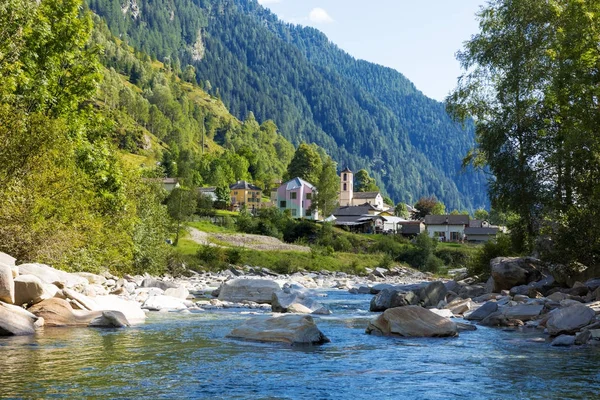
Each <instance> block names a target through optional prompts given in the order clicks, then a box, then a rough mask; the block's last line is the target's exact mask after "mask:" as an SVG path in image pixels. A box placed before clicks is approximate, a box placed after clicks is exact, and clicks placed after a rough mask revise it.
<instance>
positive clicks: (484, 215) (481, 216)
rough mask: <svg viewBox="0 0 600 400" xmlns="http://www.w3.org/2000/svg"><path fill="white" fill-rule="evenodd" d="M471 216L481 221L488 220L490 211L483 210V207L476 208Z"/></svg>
mask: <svg viewBox="0 0 600 400" xmlns="http://www.w3.org/2000/svg"><path fill="white" fill-rule="evenodd" d="M473 217H474V218H475V219H478V220H481V221H489V220H490V213H489V212H487V210H484V209H483V208H478V209H477V210H475V213H474V214H473Z"/></svg>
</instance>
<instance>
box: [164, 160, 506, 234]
mask: <svg viewBox="0 0 600 400" xmlns="http://www.w3.org/2000/svg"><path fill="white" fill-rule="evenodd" d="M339 180H340V189H339V192H338V201H337V205H338V207H337V208H336V209H335V210H334V211H333V212H332V213H331V214H330V215H326V216H325V215H319V212H318V210H317V208H316V207H314V206H313V199H314V198H315V196H316V195H317V193H318V192H317V188H316V186H315V185H313V184H312V183H310V182H307V181H306V180H304V179H302V178H300V177H295V178H293V179H290V180H288V181H287V182H278V183H279V186H276V187H274V188H273V189H272V190H271V192H270V197H268V198H265V197H264V196H263V189H262V188H260V187H258V186H256V185H253V184H252V183H250V182H247V181H244V180H242V181H237V182H235V183H232V184H230V185H229V204H228V205H227V209H228V210H230V211H234V212H238V211H240V210H242V209H243V210H247V211H249V212H250V213H251V214H255V213H256V211H257V210H259V209H263V208H277V209H278V210H280V211H281V212H284V213H287V214H288V215H289V216H290V217H292V218H294V219H304V220H310V221H315V222H318V223H322V222H328V223H331V224H332V225H334V226H336V227H338V228H341V229H344V230H346V231H349V232H352V233H365V234H387V235H390V234H393V235H402V236H404V237H406V238H414V237H416V236H417V235H419V234H421V233H424V232H427V234H428V235H429V237H431V238H435V239H437V240H439V241H440V242H454V243H485V242H488V241H490V240H492V239H494V238H495V237H496V235H497V234H498V233H499V232H506V228H505V227H502V226H497V225H491V224H490V222H489V221H487V220H483V219H474V218H471V217H470V216H469V215H465V214H441V215H433V214H430V215H426V216H425V217H424V218H418V217H417V216H416V215H415V214H416V209H415V208H414V207H413V206H411V205H410V204H405V205H404V206H405V208H406V211H407V213H406V215H405V216H399V215H398V213H397V212H396V207H394V206H391V205H389V204H386V203H385V202H384V197H383V195H382V194H381V192H380V191H374V192H356V191H354V173H353V172H352V171H351V170H350V169H349V168H345V169H344V170H343V171H342V172H341V174H340V176H339ZM162 183H163V187H164V188H165V189H166V190H167V191H169V192H170V191H172V190H173V189H175V188H176V187H179V183H178V181H177V179H176V178H165V179H163V180H162ZM197 191H198V194H199V195H202V196H205V197H206V198H209V199H211V200H212V201H213V202H217V201H218V196H217V188H216V187H200V188H197ZM406 216H408V218H406Z"/></svg>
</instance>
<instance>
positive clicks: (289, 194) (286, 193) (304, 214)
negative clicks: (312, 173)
mask: <svg viewBox="0 0 600 400" xmlns="http://www.w3.org/2000/svg"><path fill="white" fill-rule="evenodd" d="M316 193H317V188H316V187H315V186H314V185H312V184H310V183H308V182H306V181H305V180H303V179H300V178H294V179H292V180H290V181H288V182H285V183H284V184H282V185H281V186H279V188H278V189H277V203H276V205H277V207H278V208H279V209H280V210H281V211H285V210H290V213H291V215H292V218H307V219H314V220H316V219H318V218H319V215H318V212H317V210H315V211H314V212H312V213H311V212H310V206H311V205H312V198H313V196H314V194H316Z"/></svg>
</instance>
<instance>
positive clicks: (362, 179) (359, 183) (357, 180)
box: [354, 169, 379, 192]
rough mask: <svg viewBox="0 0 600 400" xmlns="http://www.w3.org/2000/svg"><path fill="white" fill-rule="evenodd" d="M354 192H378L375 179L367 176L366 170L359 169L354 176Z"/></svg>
mask: <svg viewBox="0 0 600 400" xmlns="http://www.w3.org/2000/svg"><path fill="white" fill-rule="evenodd" d="M354 190H355V191H357V192H378V191H379V188H378V187H377V185H376V184H375V179H374V178H371V177H370V176H369V173H368V172H367V170H365V169H361V170H359V171H358V172H357V173H356V174H355V175H354Z"/></svg>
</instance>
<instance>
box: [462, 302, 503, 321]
mask: <svg viewBox="0 0 600 400" xmlns="http://www.w3.org/2000/svg"><path fill="white" fill-rule="evenodd" d="M496 311H498V303H496V302H495V301H488V302H487V303H485V304H483V305H482V306H481V307H479V308H478V309H476V310H475V311H473V312H472V313H470V314H469V315H467V316H465V319H467V320H469V321H481V320H483V319H485V318H486V317H487V316H489V315H490V314H492V313H494V312H496Z"/></svg>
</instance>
